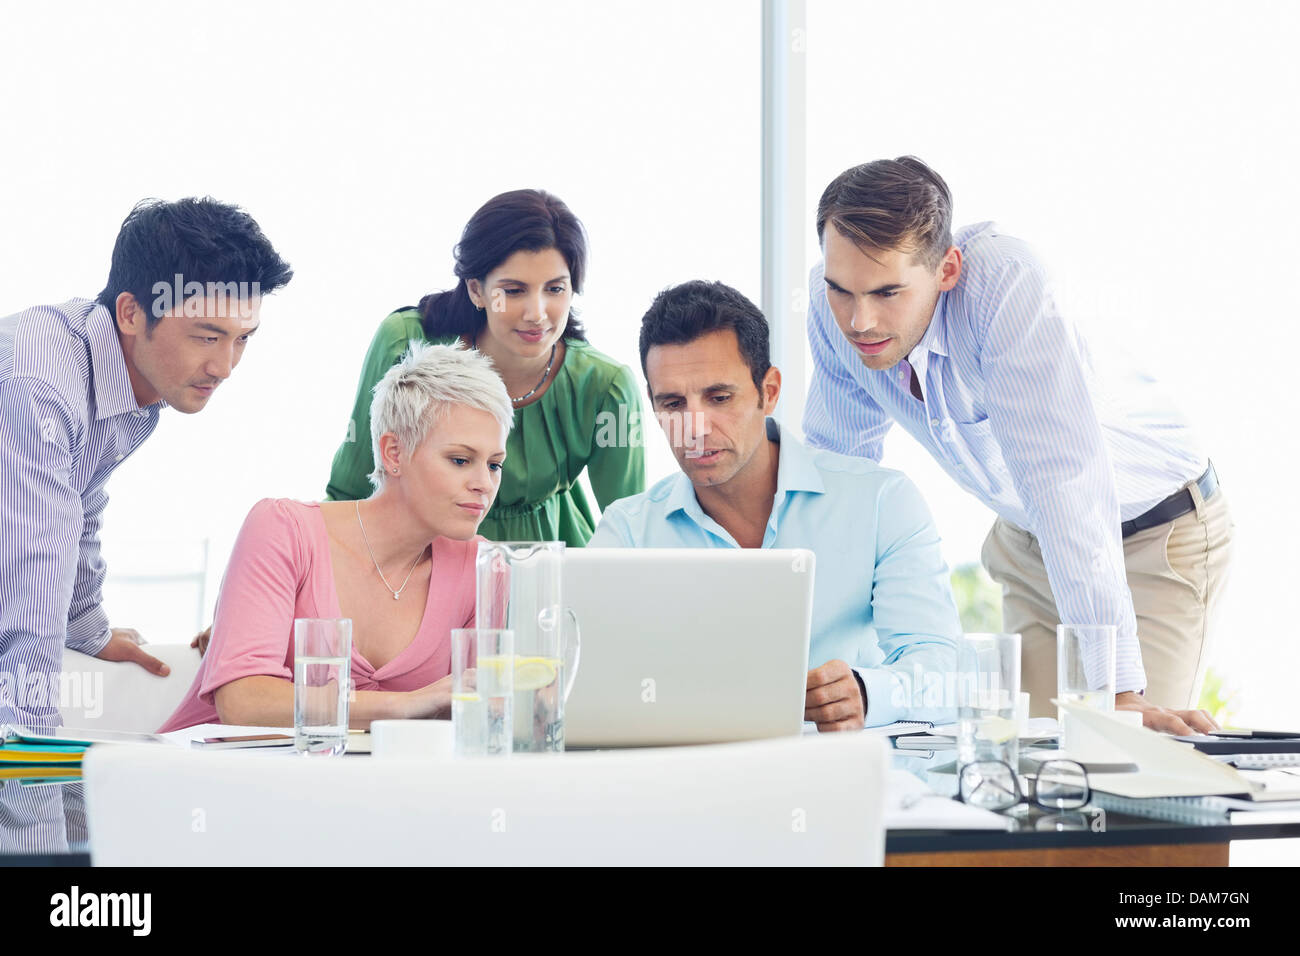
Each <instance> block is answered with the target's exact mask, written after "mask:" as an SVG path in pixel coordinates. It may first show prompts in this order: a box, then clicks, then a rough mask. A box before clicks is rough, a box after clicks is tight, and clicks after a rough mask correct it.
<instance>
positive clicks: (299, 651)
mask: <svg viewBox="0 0 1300 956" xmlns="http://www.w3.org/2000/svg"><path fill="white" fill-rule="evenodd" d="M293 644H294V646H293V745H294V748H295V749H296V750H297V751H298V752H299V753H301V754H305V755H310V756H324V755H331V756H337V755H338V754H341V753H343V751H344V750H346V749H347V745H348V702H349V699H350V697H351V689H352V621H351V620H349V619H348V618H338V619H329V618H305V617H300V618H297V619H296V620H295V621H294V622H293Z"/></svg>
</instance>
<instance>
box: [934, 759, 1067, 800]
mask: <svg viewBox="0 0 1300 956" xmlns="http://www.w3.org/2000/svg"><path fill="white" fill-rule="evenodd" d="M1026 779H1027V780H1028V781H1029V799H1030V800H1031V801H1033V803H1034V804H1036V805H1037V806H1040V807H1042V808H1043V809H1045V810H1077V809H1079V808H1080V807H1083V806H1086V805H1087V804H1088V801H1089V800H1091V799H1092V788H1091V787H1090V786H1089V785H1088V774H1087V771H1085V770H1084V769H1083V767H1082V766H1081V765H1080V764H1077V763H1075V762H1074V761H1073V760H1046V761H1044V762H1043V763H1042V764H1041V765H1040V766H1039V768H1038V774H1037V775H1036V776H1034V777H1027V778H1026ZM957 799H958V800H960V801H961V802H962V803H968V804H970V805H971V806H973V807H980V808H981V809H984V810H994V811H1000V810H1009V809H1011V808H1012V807H1014V806H1016V805H1017V804H1018V803H1020V801H1022V800H1024V799H1025V794H1024V792H1023V791H1022V790H1021V789H1020V779H1019V777H1018V776H1017V775H1016V772H1015V771H1014V770H1012V769H1011V765H1010V764H1008V763H1005V762H1003V761H1001V760H979V761H976V762H974V763H968V764H964V765H963V766H962V768H961V770H960V771H959V773H958V774H957Z"/></svg>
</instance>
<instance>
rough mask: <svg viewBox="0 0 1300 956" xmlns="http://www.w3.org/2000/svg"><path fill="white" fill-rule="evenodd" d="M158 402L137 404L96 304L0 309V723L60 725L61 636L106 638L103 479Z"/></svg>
mask: <svg viewBox="0 0 1300 956" xmlns="http://www.w3.org/2000/svg"><path fill="white" fill-rule="evenodd" d="M161 406H162V403H161V402H159V403H157V404H154V405H150V406H149V407H148V408H140V407H139V406H138V405H137V404H136V401H135V395H134V393H133V392H132V390H131V383H130V380H129V378H128V376H127V370H126V360H125V358H124V357H123V355H122V348H121V344H120V343H119V341H118V337H117V328H116V324H115V322H114V319H113V316H112V315H111V314H110V313H109V311H108V310H107V309H105V308H104V307H103V306H100V305H96V304H95V303H94V302H91V301H88V300H86V299H72V300H70V301H68V302H65V303H63V304H62V305H57V306H36V307H34V308H30V309H27V310H26V311H24V312H19V313H17V314H16V315H11V316H9V317H7V318H3V319H0V725H3V724H6V723H13V724H23V725H28V726H36V727H51V726H57V725H58V724H59V723H60V718H59V703H60V701H59V699H58V696H59V690H60V681H59V674H60V671H61V668H62V664H63V647H64V644H65V643H66V645H67V646H68V647H71V648H73V649H74V650H78V651H82V652H83V653H86V654H91V655H94V654H97V653H99V651H100V650H102V649H103V647H104V645H105V644H107V643H108V639H109V626H108V617H107V615H106V614H105V613H104V610H103V608H102V607H101V606H100V602H101V596H100V588H101V585H102V583H103V580H104V562H103V560H102V559H101V557H100V553H99V529H100V524H101V522H102V521H103V517H104V507H105V506H106V505H107V503H108V496H107V494H106V493H105V491H104V483H105V482H106V481H107V480H108V476H109V475H110V474H112V472H113V469H115V468H116V467H117V466H118V465H120V464H121V463H122V462H123V461H124V460H125V459H126V458H127V456H128V455H130V454H131V453H132V452H134V451H135V450H136V449H137V448H139V447H140V445H141V444H143V443H144V440H145V439H146V438H148V437H149V435H150V434H151V433H152V432H153V430H154V427H155V426H156V425H157V424H158V414H159V410H160V408H161ZM72 703H75V702H72Z"/></svg>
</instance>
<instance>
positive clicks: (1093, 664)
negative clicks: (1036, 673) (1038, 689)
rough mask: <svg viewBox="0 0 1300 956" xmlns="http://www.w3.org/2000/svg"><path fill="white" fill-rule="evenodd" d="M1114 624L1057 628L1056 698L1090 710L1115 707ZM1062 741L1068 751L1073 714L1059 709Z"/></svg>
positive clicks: (1110, 709)
mask: <svg viewBox="0 0 1300 956" xmlns="http://www.w3.org/2000/svg"><path fill="white" fill-rule="evenodd" d="M1117 630H1118V629H1117V628H1116V627H1115V625H1113V624H1102V625H1096V626H1091V627H1073V626H1071V625H1067V624H1058V625H1057V627H1056V699H1057V700H1058V701H1062V702H1064V703H1069V704H1081V705H1082V706H1084V707H1087V708H1089V709H1090V710H1100V711H1113V710H1114V709H1115V639H1116V631H1117ZM1056 717H1057V721H1058V722H1059V723H1060V725H1061V744H1062V746H1063V747H1065V748H1066V749H1067V750H1069V749H1071V744H1070V742H1069V740H1067V737H1069V736H1070V730H1069V729H1068V728H1067V724H1068V722H1069V717H1068V716H1067V715H1066V713H1065V711H1063V710H1061V709H1060V708H1058V709H1057V714H1056Z"/></svg>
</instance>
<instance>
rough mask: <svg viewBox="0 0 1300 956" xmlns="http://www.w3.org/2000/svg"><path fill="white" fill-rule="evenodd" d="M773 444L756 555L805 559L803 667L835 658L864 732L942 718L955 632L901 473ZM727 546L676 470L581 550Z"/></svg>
mask: <svg viewBox="0 0 1300 956" xmlns="http://www.w3.org/2000/svg"><path fill="white" fill-rule="evenodd" d="M767 431H768V438H770V439H771V440H772V441H775V442H779V444H780V451H779V458H778V466H777V481H776V497H775V498H774V499H773V501H772V513H771V515H770V516H769V517H768V520H767V531H766V533H765V534H764V535H763V545H762V546H763V547H764V548H807V549H808V550H810V551H812V552H813V553H814V554H816V556H817V564H816V569H815V571H814V583H813V613H812V639H811V645H810V648H809V655H808V667H809V668H810V669H811V668H814V667H820V666H821V665H822V664H825V663H826V662H827V661H831V660H842V661H845V662H847V663H848V664H849V665H851V666H852V667H853V668H854V669H855V670H856V671H857V672H858V674H859V675H860V676H861V677H862V680H863V684H864V685H865V687H866V690H867V717H866V722H867V726H869V727H875V726H880V725H883V724H889V723H893V722H894V721H895V720H906V719H916V720H938V721H944V720H949V719H951V717H952V711H951V710H950V709H945V705H946V704H947V703H948V702H947V701H945V700H944V698H943V695H942V690H941V687H942V686H943V684H944V683H950V680H949V675H951V674H952V673H953V671H954V669H955V647H956V643H955V639H956V636H957V635H958V634H960V633H961V625H960V623H959V621H958V618H957V607H956V604H955V603H954V601H953V596H952V585H951V582H950V580H949V577H948V567H947V565H946V564H945V563H944V560H943V556H942V554H941V553H940V549H939V532H938V530H937V529H936V528H935V524H934V519H933V518H931V516H930V511H929V509H928V508H927V507H926V505H925V501H924V500H923V499H922V498H921V494H920V492H919V491H917V489H916V486H915V485H913V484H912V482H911V481H909V480H908V479H907V478H906V477H905V476H904V475H903V474H901V473H900V472H897V471H891V470H889V469H887V468H881V467H880V466H879V465H877V464H875V463H874V462H870V461H867V460H865V459H862V458H849V457H847V456H844V455H839V454H835V453H834V452H828V451H814V450H812V449H809V448H806V447H805V446H804V445H802V444H800V443H799V442H798V441H796V440H795V439H794V438H793V437H792V436H791V435H790V434H788V433H782V432H781V431H780V427H779V426H778V425H777V423H776V422H775V421H774V420H773V419H770V418H769V419H768V420H767ZM587 546H588V547H591V548H600V547H624V548H628V547H635V548H738V547H740V545H739V544H737V543H736V540H735V538H733V537H732V536H731V535H730V534H729V533H728V532H727V531H726V529H725V528H723V527H722V526H721V525H720V524H718V523H717V522H716V521H714V520H713V519H712V518H710V517H709V516H708V515H707V514H705V513H704V509H702V508H701V507H700V503H699V500H698V499H697V498H696V497H695V489H694V487H693V486H692V485H691V481H690V479H689V478H688V477H686V475H685V474H683V473H681V472H678V473H677V474H675V475H671V476H669V477H668V478H665V479H663V480H662V481H659V482H657V483H656V484H655V485H654V486H652V487H651V488H650V489H649V490H648V491H646V492H645V493H643V494H640V495H634V496H632V497H630V498H623V499H622V500H620V501H617V502H615V503H614V504H612V505H610V506H609V507H608V508H606V509H605V513H604V515H603V517H602V518H601V521H600V526H599V527H597V528H596V533H595V535H594V536H593V537H592V539H591V541H590V543H589V544H588V545H587Z"/></svg>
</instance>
